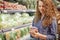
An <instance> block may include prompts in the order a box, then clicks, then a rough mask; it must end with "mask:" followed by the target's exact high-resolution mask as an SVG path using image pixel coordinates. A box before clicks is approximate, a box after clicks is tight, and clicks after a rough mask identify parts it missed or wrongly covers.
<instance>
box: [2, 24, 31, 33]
mask: <svg viewBox="0 0 60 40" xmlns="http://www.w3.org/2000/svg"><path fill="white" fill-rule="evenodd" d="M31 24H32V23H28V24H24V25H21V26H18V27H14V28H8V29H3V32H8V31H13V30H15V29H19V28H23V27H26V26H29V25H31Z"/></svg>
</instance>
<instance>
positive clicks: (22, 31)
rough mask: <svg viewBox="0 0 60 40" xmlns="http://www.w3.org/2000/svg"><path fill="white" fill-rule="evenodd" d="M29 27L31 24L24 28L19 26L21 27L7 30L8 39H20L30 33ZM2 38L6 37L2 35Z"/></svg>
mask: <svg viewBox="0 0 60 40" xmlns="http://www.w3.org/2000/svg"><path fill="white" fill-rule="evenodd" d="M29 28H30V26H27V27H24V28H19V29H15V30H12V31H8V32H5V37H6V40H20V39H21V38H22V37H24V36H26V35H27V34H29ZM1 38H4V37H2V35H1Z"/></svg>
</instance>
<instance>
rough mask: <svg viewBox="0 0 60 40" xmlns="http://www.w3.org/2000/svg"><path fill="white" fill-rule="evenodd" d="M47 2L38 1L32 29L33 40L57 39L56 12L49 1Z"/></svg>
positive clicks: (43, 0)
mask: <svg viewBox="0 0 60 40" xmlns="http://www.w3.org/2000/svg"><path fill="white" fill-rule="evenodd" d="M46 1H47V2H46ZM46 1H45V0H38V1H37V10H36V14H35V18H34V20H33V23H32V27H31V28H30V35H31V38H32V40H55V38H56V27H57V23H56V18H55V10H54V8H53V7H52V6H53V4H52V5H50V3H49V1H48V0H46ZM50 1H51V0H50ZM50 7H51V8H50Z"/></svg>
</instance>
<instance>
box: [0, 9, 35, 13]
mask: <svg viewBox="0 0 60 40" xmlns="http://www.w3.org/2000/svg"><path fill="white" fill-rule="evenodd" d="M1 11H2V13H16V12H27V13H28V12H35V11H36V10H31V9H29V10H1Z"/></svg>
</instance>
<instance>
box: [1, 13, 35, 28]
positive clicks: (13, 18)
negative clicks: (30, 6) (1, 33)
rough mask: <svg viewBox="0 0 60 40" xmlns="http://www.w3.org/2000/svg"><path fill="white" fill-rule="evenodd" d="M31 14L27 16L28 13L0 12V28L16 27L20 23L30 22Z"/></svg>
mask: <svg viewBox="0 0 60 40" xmlns="http://www.w3.org/2000/svg"><path fill="white" fill-rule="evenodd" d="M33 18H34V17H33V16H29V14H28V13H23V14H20V13H15V14H13V15H11V14H0V29H3V28H11V27H17V26H20V25H22V24H26V23H31V22H32V20H33Z"/></svg>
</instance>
